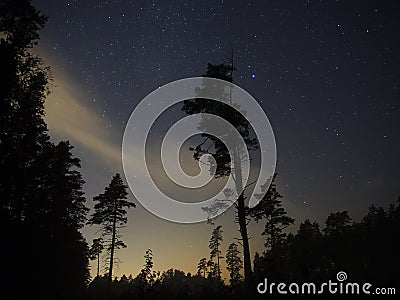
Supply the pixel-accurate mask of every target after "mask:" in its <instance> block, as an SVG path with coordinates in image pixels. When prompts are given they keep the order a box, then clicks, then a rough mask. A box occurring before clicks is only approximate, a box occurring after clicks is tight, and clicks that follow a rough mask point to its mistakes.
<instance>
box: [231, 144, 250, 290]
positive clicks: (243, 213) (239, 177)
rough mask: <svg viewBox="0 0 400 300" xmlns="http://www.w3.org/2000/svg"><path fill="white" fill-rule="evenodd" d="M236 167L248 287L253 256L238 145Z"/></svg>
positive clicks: (239, 219)
mask: <svg viewBox="0 0 400 300" xmlns="http://www.w3.org/2000/svg"><path fill="white" fill-rule="evenodd" d="M233 157H234V162H233V163H234V169H235V179H236V191H237V194H238V195H239V197H238V204H237V214H238V222H239V232H240V235H241V237H242V243H243V263H244V281H245V285H246V287H248V288H249V287H250V285H251V281H252V270H251V258H250V245H249V237H248V234H247V222H246V207H245V204H244V195H243V192H242V189H243V183H242V168H241V162H240V158H239V149H238V147H237V146H236V147H235V149H234V154H233Z"/></svg>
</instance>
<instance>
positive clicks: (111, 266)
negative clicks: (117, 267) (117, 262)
mask: <svg viewBox="0 0 400 300" xmlns="http://www.w3.org/2000/svg"><path fill="white" fill-rule="evenodd" d="M116 222H117V216H116V214H115V213H114V219H113V233H112V240H111V255H110V256H111V257H110V269H109V270H108V279H109V281H110V282H111V281H112V271H113V264H114V251H115V234H116V228H115V227H116Z"/></svg>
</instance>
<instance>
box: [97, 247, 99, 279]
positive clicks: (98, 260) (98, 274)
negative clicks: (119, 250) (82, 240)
mask: <svg viewBox="0 0 400 300" xmlns="http://www.w3.org/2000/svg"><path fill="white" fill-rule="evenodd" d="M99 275H100V253H97V277H99Z"/></svg>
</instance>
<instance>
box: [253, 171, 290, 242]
mask: <svg viewBox="0 0 400 300" xmlns="http://www.w3.org/2000/svg"><path fill="white" fill-rule="evenodd" d="M275 178H276V174H275V175H274V177H273V178H272V181H271V184H270V185H269V188H268V190H267V192H266V193H265V194H264V195H262V194H261V195H255V196H256V197H257V196H258V197H262V198H261V200H260V202H259V203H258V205H256V206H255V207H254V208H253V209H251V210H250V213H251V215H252V217H253V218H254V219H255V220H256V221H257V222H258V221H260V220H265V221H266V223H265V229H264V231H263V233H262V234H263V235H264V236H265V237H266V242H265V247H266V248H267V249H272V248H273V247H274V246H275V245H276V244H280V243H282V241H283V240H284V238H285V232H284V229H286V228H287V227H288V226H289V225H291V224H293V223H294V219H293V218H291V217H289V216H287V213H286V211H285V209H284V208H283V207H282V201H281V200H280V199H281V198H282V195H281V194H279V192H278V191H277V189H276V183H275ZM266 187H268V185H265V186H263V187H262V190H263V191H265V189H266Z"/></svg>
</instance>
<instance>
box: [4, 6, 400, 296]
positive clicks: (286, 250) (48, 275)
mask: <svg viewBox="0 0 400 300" xmlns="http://www.w3.org/2000/svg"><path fill="white" fill-rule="evenodd" d="M46 20H47V18H46V17H45V16H44V15H42V14H41V13H40V12H39V11H38V10H36V9H35V8H34V7H33V6H32V4H31V1H30V0H19V1H15V0H3V1H0V33H1V34H0V60H1V61H0V62H1V64H0V66H1V68H0V84H1V85H0V87H1V88H0V170H1V173H2V174H1V181H0V226H1V228H2V231H3V233H2V244H1V247H0V257H1V266H2V270H3V276H2V279H1V281H2V291H1V293H2V294H4V295H9V296H8V298H9V299H29V298H33V299H188V298H191V299H203V298H220V299H225V298H233V299H235V298H237V299H238V298H245V297H246V298H247V297H248V296H249V294H253V293H255V291H256V288H255V287H256V285H257V283H259V282H261V281H262V280H263V279H264V278H265V277H268V278H269V279H270V280H273V281H277V282H278V281H282V282H289V281H297V282H304V281H313V282H316V283H317V282H323V281H327V280H329V279H334V278H335V276H336V273H337V272H338V271H345V272H346V273H347V274H348V275H349V277H350V278H351V279H352V281H360V282H366V281H367V282H371V283H372V284H374V285H376V286H385V287H398V286H399V284H398V278H399V275H400V274H399V270H400V268H399V259H398V254H399V243H398V237H399V228H400V226H399V225H400V224H399V222H400V221H399V220H400V215H399V214H400V210H399V204H397V205H391V206H389V208H387V209H384V208H381V207H375V206H371V207H370V208H369V211H368V213H367V215H366V216H365V217H364V218H363V219H362V220H361V221H360V222H354V221H353V220H352V219H351V218H350V216H349V215H348V213H347V212H346V211H341V212H336V213H332V214H330V215H329V216H328V218H327V220H326V222H325V226H324V227H323V229H321V228H320V226H319V224H317V223H315V222H312V221H310V220H305V221H304V222H302V223H301V224H300V226H299V229H298V231H297V233H295V234H293V233H288V232H289V231H290V230H288V229H289V228H291V226H292V225H293V224H294V222H295V220H294V219H293V218H291V217H290V216H288V215H287V213H286V211H285V209H284V207H283V206H282V201H281V198H282V196H281V195H280V194H279V192H278V191H277V187H276V184H275V177H274V178H272V179H271V184H270V185H268V186H266V190H265V191H264V192H265V195H260V196H259V197H260V202H259V204H258V205H257V206H256V207H255V208H252V209H249V208H248V207H246V205H245V196H244V194H243V193H239V192H238V194H240V195H239V197H238V199H237V202H236V204H235V206H234V207H235V209H236V212H237V214H236V218H235V220H232V222H236V223H237V224H238V229H239V236H240V238H239V239H238V240H235V241H230V243H229V247H228V249H222V248H221V242H222V241H223V228H222V226H220V225H215V227H214V228H213V230H212V232H211V238H210V242H209V244H208V245H205V249H207V246H208V249H209V253H210V254H209V256H208V257H202V258H199V261H198V262H193V265H194V266H197V270H198V271H197V273H196V274H190V273H187V274H185V273H184V272H183V271H180V270H174V269H170V270H168V271H165V272H159V271H155V270H153V253H152V251H151V250H150V249H149V250H148V251H146V253H145V256H144V265H143V268H142V270H140V272H139V273H138V275H136V276H132V275H129V276H125V275H124V276H122V277H121V278H116V277H115V276H114V275H113V268H114V264H115V263H118V260H117V257H116V254H117V250H118V249H120V248H124V247H126V245H125V243H124V242H123V239H122V238H123V237H122V233H121V231H120V229H121V228H123V227H124V226H125V225H126V223H127V221H128V220H127V217H126V214H127V210H128V209H129V208H134V207H135V204H134V203H132V202H130V201H128V199H127V195H128V193H127V186H126V185H125V184H124V182H123V180H122V178H121V176H120V175H119V174H115V175H114V176H113V178H112V179H111V181H110V183H109V185H108V186H106V187H105V188H104V192H102V193H100V194H99V195H97V196H96V197H94V199H93V200H94V202H95V203H96V204H95V206H94V213H93V214H91V215H89V214H88V213H89V209H88V208H87V207H86V198H85V195H84V192H83V190H82V186H83V184H84V180H83V178H82V175H81V173H80V171H79V168H80V160H79V159H78V158H77V157H75V156H74V155H73V154H72V152H71V150H72V148H73V147H72V146H71V145H70V143H69V142H68V141H61V142H58V143H54V142H52V141H51V140H50V136H49V134H48V130H47V125H46V123H45V121H44V114H45V110H44V103H45V100H46V97H47V95H48V93H49V82H50V81H51V73H50V70H49V68H48V67H46V66H44V64H43V62H42V61H41V59H40V58H39V57H37V56H35V55H33V54H31V51H30V50H31V49H32V47H34V45H36V44H37V42H38V39H39V31H40V30H41V29H42V28H43V27H44V25H45V23H46ZM232 63H233V62H232ZM234 70H235V68H234V66H233V64H232V65H227V64H225V63H224V64H220V65H211V64H209V65H208V67H207V72H206V74H205V76H209V77H216V78H220V79H224V80H226V81H229V82H232V80H233V76H232V74H233V71H234ZM199 99H201V90H199ZM210 108H211V112H213V113H215V114H219V115H222V116H223V117H224V118H225V119H227V120H228V121H229V122H230V123H232V124H234V125H235V126H236V127H237V128H239V129H240V133H241V134H242V136H243V137H244V139H245V142H246V145H247V146H248V147H249V148H252V149H254V150H255V149H257V147H258V146H257V142H256V141H255V140H254V139H253V138H251V137H250V135H249V124H248V123H246V122H245V120H244V119H243V118H242V117H240V116H239V115H235V113H232V112H229V110H227V109H226V107H224V106H223V105H222V104H221V105H220V106H218V105H211V106H210V105H209V103H206V102H204V101H198V99H194V100H191V101H185V104H184V106H183V108H182V110H183V111H185V112H186V113H188V114H193V113H198V112H210ZM224 114H225V115H224ZM205 126H206V125H205ZM204 138H205V139H209V137H207V136H204ZM209 140H210V141H211V142H213V143H214V147H213V149H215V150H216V151H217V153H213V154H215V157H216V161H217V163H218V166H217V170H216V174H217V175H218V176H226V175H227V174H228V173H229V172H230V171H229V170H230V167H229V164H230V163H231V162H230V157H229V155H228V154H227V151H226V149H225V148H224V146H223V145H222V144H220V142H219V141H218V140H212V139H209ZM202 145H203V144H202ZM207 149H210V148H209V147H208V148H202V147H200V146H199V147H196V148H195V149H193V151H194V157H195V158H199V157H200V156H201V155H202V154H204V153H206V151H208V150H207ZM242 150H243V149H237V150H236V151H237V152H236V153H235V155H236V156H235V157H236V158H235V161H234V162H233V163H234V165H235V166H236V167H235V169H234V173H235V174H234V175H235V176H236V178H240V176H241V173H240V171H238V170H240V163H241V162H240V157H241V151H242ZM237 182H241V180H238V181H237ZM236 188H237V191H240V190H242V188H243V187H240V186H237V187H236ZM210 210H211V208H210ZM250 221H255V222H262V223H263V224H264V225H265V226H264V231H263V233H262V235H263V237H262V238H264V239H265V250H264V251H263V253H256V255H255V257H251V256H250V241H249V238H248V232H247V225H248V222H250ZM86 225H90V226H98V227H99V228H100V233H101V234H100V235H99V236H98V237H96V239H94V240H93V241H92V243H91V245H90V247H89V245H88V243H87V241H86V240H85V238H84V237H83V235H82V233H81V229H82V228H83V227H84V226H86ZM260 238H261V237H260ZM177 247H179V245H177ZM89 260H95V261H96V264H97V272H96V274H97V276H96V277H94V278H91V277H90V272H89V271H90V270H89ZM100 265H102V266H104V267H105V269H104V268H100ZM223 267H226V268H227V271H228V274H229V278H222V275H221V274H222V268H223ZM103 271H105V272H103Z"/></svg>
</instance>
